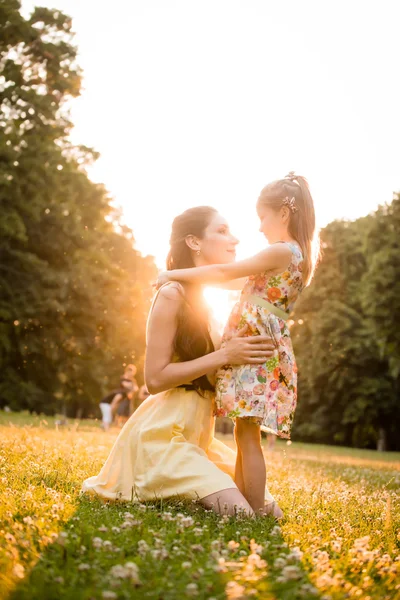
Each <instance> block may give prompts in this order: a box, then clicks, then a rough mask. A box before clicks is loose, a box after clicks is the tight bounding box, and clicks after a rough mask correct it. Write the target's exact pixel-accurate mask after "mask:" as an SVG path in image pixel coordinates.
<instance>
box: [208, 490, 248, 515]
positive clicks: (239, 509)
mask: <svg viewBox="0 0 400 600" xmlns="http://www.w3.org/2000/svg"><path fill="white" fill-rule="evenodd" d="M200 503H201V504H202V505H203V506H204V507H205V508H208V509H212V510H213V511H214V512H216V513H218V514H220V515H236V514H240V513H242V514H245V515H247V516H249V517H250V516H254V512H253V509H252V508H251V506H250V504H249V503H248V502H247V500H246V498H245V497H244V496H243V494H242V493H241V492H240V491H239V490H238V489H237V488H228V489H226V490H221V491H220V492H216V493H215V494H210V495H209V496H205V498H202V499H201V500H200Z"/></svg>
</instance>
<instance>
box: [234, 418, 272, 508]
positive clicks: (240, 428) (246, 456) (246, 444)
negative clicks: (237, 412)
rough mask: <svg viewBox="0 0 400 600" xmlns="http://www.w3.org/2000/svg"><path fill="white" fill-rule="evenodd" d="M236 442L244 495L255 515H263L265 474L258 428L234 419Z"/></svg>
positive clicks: (248, 422) (244, 421)
mask: <svg viewBox="0 0 400 600" xmlns="http://www.w3.org/2000/svg"><path fill="white" fill-rule="evenodd" d="M236 429H237V433H236V435H237V441H238V446H239V448H240V450H241V454H242V473H243V481H244V495H245V497H246V499H247V500H248V502H249V504H250V506H251V507H252V509H253V510H254V512H255V513H257V514H263V513H264V496H265V485H266V480H267V473H266V468H265V460H264V454H263V451H262V447H261V432H260V426H259V425H257V424H256V423H253V422H252V421H249V420H248V419H241V418H237V419H236Z"/></svg>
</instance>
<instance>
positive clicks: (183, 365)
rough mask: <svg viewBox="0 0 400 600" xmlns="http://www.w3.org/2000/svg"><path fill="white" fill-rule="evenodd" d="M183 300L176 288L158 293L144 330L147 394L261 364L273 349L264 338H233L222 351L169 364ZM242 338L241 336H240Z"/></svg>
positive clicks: (166, 288) (170, 286)
mask: <svg viewBox="0 0 400 600" xmlns="http://www.w3.org/2000/svg"><path fill="white" fill-rule="evenodd" d="M183 301H184V299H183V297H182V293H181V291H180V290H179V287H178V284H175V285H174V284H172V285H169V286H166V287H164V288H163V289H162V290H160V292H159V294H158V297H157V299H156V301H155V303H154V305H153V309H152V312H151V314H150V317H149V322H148V328H147V350H146V361H145V368H144V377H145V382H146V386H147V389H148V390H149V392H150V393H151V394H158V393H159V392H163V391H165V390H168V389H171V388H174V387H177V386H179V385H182V384H185V383H190V382H192V381H193V380H194V379H197V378H198V377H201V376H202V375H206V374H207V373H210V372H213V371H215V370H216V369H218V368H219V367H222V365H225V364H262V363H263V362H265V360H267V359H268V357H270V356H272V354H273V349H274V346H273V344H272V341H271V340H270V339H269V338H268V337H266V336H254V337H236V338H233V339H232V340H230V341H229V342H227V344H226V345H225V347H224V348H221V349H220V350H216V351H215V352H210V353H209V354H206V355H205V356H201V357H200V358H196V359H194V360H189V361H186V362H173V361H172V359H173V353H174V339H175V334H176V328H177V317H178V313H179V310H180V309H181V307H182V303H183ZM242 335H244V332H242Z"/></svg>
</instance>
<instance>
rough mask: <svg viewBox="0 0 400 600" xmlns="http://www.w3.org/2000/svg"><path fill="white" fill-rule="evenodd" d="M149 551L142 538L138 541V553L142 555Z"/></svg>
mask: <svg viewBox="0 0 400 600" xmlns="http://www.w3.org/2000/svg"><path fill="white" fill-rule="evenodd" d="M148 551H149V546H148V544H147V543H146V542H145V541H144V540H139V541H138V553H139V554H140V556H144V555H145V554H146V553H147V552H148Z"/></svg>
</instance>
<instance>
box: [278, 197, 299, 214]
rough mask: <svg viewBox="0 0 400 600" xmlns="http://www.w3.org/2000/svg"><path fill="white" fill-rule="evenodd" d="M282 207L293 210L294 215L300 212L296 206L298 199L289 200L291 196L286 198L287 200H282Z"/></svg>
mask: <svg viewBox="0 0 400 600" xmlns="http://www.w3.org/2000/svg"><path fill="white" fill-rule="evenodd" d="M282 205H283V206H287V207H288V208H289V209H290V210H291V212H292V213H295V212H297V211H298V210H299V209H298V207H297V206H296V199H295V197H294V196H293V197H292V198H289V196H286V198H284V199H283V200H282Z"/></svg>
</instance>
